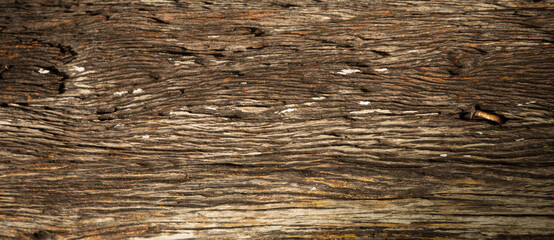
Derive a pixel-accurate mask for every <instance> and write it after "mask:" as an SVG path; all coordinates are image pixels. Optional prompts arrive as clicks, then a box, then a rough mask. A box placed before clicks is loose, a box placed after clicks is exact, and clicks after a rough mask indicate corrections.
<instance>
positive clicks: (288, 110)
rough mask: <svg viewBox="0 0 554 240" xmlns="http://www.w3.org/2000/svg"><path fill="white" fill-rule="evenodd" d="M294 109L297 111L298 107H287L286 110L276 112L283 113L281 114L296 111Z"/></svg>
mask: <svg viewBox="0 0 554 240" xmlns="http://www.w3.org/2000/svg"><path fill="white" fill-rule="evenodd" d="M294 111H296V108H287V109H285V110H282V111H277V112H275V113H281V114H283V113H288V112H294Z"/></svg>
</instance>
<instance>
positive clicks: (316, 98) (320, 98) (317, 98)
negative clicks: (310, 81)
mask: <svg viewBox="0 0 554 240" xmlns="http://www.w3.org/2000/svg"><path fill="white" fill-rule="evenodd" d="M325 98H326V97H313V98H312V99H313V100H323V99H325Z"/></svg>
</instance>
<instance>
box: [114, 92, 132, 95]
mask: <svg viewBox="0 0 554 240" xmlns="http://www.w3.org/2000/svg"><path fill="white" fill-rule="evenodd" d="M127 93H129V92H127V91H121V92H114V93H113V95H115V96H121V95H123V94H127Z"/></svg>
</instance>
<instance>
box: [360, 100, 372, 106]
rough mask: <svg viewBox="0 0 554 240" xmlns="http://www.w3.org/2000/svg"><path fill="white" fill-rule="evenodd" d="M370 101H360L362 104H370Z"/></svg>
mask: <svg viewBox="0 0 554 240" xmlns="http://www.w3.org/2000/svg"><path fill="white" fill-rule="evenodd" d="M370 103H371V102H370V101H360V105H369V104H370Z"/></svg>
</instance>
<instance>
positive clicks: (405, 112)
mask: <svg viewBox="0 0 554 240" xmlns="http://www.w3.org/2000/svg"><path fill="white" fill-rule="evenodd" d="M402 113H404V114H414V113H417V111H402Z"/></svg>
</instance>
